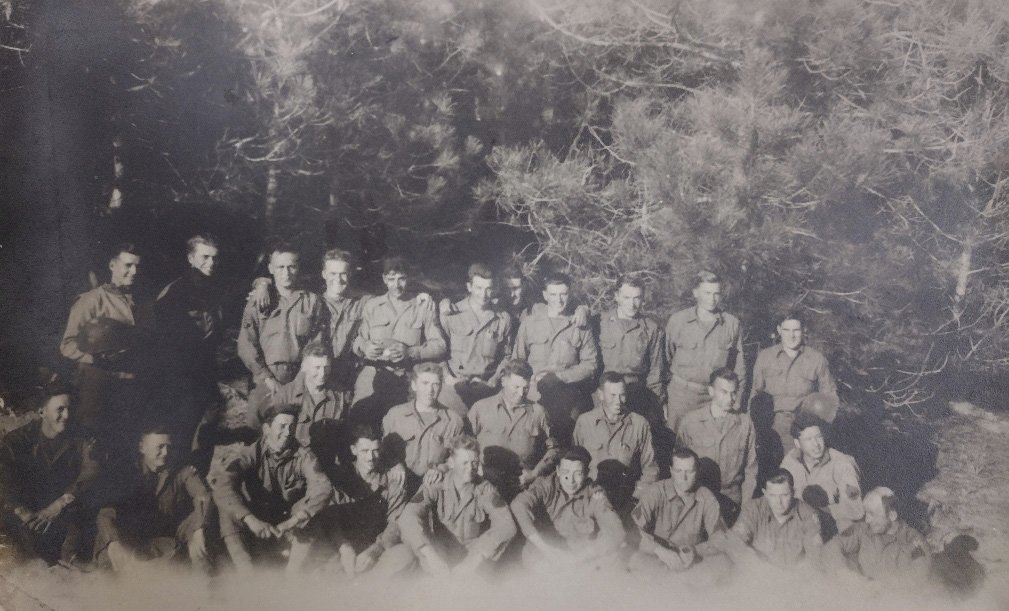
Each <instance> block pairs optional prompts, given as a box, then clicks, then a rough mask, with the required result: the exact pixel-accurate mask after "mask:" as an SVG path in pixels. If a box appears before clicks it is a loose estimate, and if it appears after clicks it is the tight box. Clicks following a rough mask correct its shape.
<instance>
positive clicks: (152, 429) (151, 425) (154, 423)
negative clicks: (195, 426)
mask: <svg viewBox="0 0 1009 611" xmlns="http://www.w3.org/2000/svg"><path fill="white" fill-rule="evenodd" d="M171 434H172V432H171V430H170V429H169V428H168V425H167V424H165V422H164V421H163V420H149V421H147V422H144V423H143V424H142V425H141V426H140V435H138V436H137V441H141V440H143V438H144V437H147V436H148V435H169V436H170V435H171Z"/></svg>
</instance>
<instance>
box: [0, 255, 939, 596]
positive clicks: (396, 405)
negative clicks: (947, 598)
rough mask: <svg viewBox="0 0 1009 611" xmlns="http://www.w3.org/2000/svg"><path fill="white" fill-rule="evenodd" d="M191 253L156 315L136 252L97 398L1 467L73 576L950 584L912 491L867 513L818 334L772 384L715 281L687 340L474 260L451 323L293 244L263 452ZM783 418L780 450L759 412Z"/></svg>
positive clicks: (263, 295)
mask: <svg viewBox="0 0 1009 611" xmlns="http://www.w3.org/2000/svg"><path fill="white" fill-rule="evenodd" d="M187 254H188V262H189V264H190V269H189V270H188V271H187V273H186V274H184V275H183V276H182V277H180V278H179V279H177V280H176V281H174V282H172V283H171V284H169V285H168V286H167V287H165V289H164V290H163V291H162V292H161V293H160V295H159V296H158V298H157V299H156V300H155V301H154V302H153V303H151V304H146V303H140V301H141V300H140V299H135V298H134V295H133V292H132V290H131V287H132V285H133V284H134V280H135V278H136V276H137V273H138V270H139V265H140V261H141V256H140V254H139V253H138V251H137V249H136V248H134V247H133V246H132V245H129V244H124V245H122V246H119V247H117V249H116V251H115V252H113V253H112V254H111V258H110V260H109V270H110V272H111V279H110V282H109V283H107V284H103V285H101V286H98V287H97V288H94V289H93V290H91V291H89V292H87V293H85V294H83V295H81V296H80V298H79V299H78V300H77V301H76V303H74V304H73V306H72V308H71V311H70V315H69V320H68V324H67V328H66V333H65V334H64V337H63V340H62V343H61V352H62V354H63V355H64V356H65V357H66V358H67V359H69V360H70V361H73V362H74V364H75V365H76V378H75V385H74V386H70V385H67V384H64V383H63V382H61V381H60V380H59V379H50V380H47V381H46V382H45V383H44V384H42V385H41V386H40V388H39V393H38V394H39V399H38V401H39V402H38V405H39V413H40V417H39V418H38V419H37V420H34V421H32V422H30V423H29V424H27V425H25V426H23V427H22V428H19V429H16V430H15V431H12V432H11V433H9V434H8V435H7V436H6V437H5V438H4V439H3V441H2V443H0V480H2V481H0V495H2V498H0V502H2V503H3V513H4V526H5V528H6V530H7V532H8V533H9V534H10V535H11V536H12V537H13V538H14V539H15V540H16V541H17V542H18V543H19V544H20V546H21V548H22V549H24V550H25V551H26V552H29V553H32V554H35V555H38V556H40V557H42V558H44V559H46V560H47V561H48V562H50V564H56V563H62V564H63V565H65V566H69V567H73V568H83V569H87V570H90V569H91V568H93V567H102V568H107V569H111V570H115V571H128V570H130V569H132V568H133V567H137V566H145V565H150V564H152V563H165V564H168V563H178V562H180V561H181V562H189V563H191V565H192V566H193V567H194V568H195V569H197V570H200V571H210V570H216V569H215V568H214V567H218V568H219V567H220V566H222V561H225V559H227V558H230V562H231V563H232V564H233V565H234V567H235V569H237V570H238V571H239V572H245V571H248V570H251V569H252V568H253V567H255V566H257V565H260V564H270V563H275V564H279V565H283V566H285V567H286V569H287V570H289V571H300V570H303V569H306V568H310V567H316V566H318V567H323V569H325V570H333V571H335V572H343V573H345V574H347V575H348V576H355V575H361V574H371V575H375V576H382V577H391V576H393V575H402V574H406V573H409V572H411V571H418V570H422V571H425V572H427V573H432V574H441V573H448V572H452V573H465V572H473V571H478V572H484V573H486V572H489V571H493V570H495V569H496V568H500V567H501V566H502V565H507V564H514V565H519V564H521V565H524V566H525V567H527V568H529V569H531V570H535V571H541V570H542V569H544V568H545V567H562V566H563V567H569V568H570V567H583V568H592V569H607V570H630V571H632V572H641V573H646V574H658V575H667V574H673V573H675V574H677V575H681V576H683V578H685V579H690V580H697V581H700V582H717V581H718V580H720V579H722V578H724V577H725V576H726V574H727V573H728V571H729V570H731V567H732V566H733V564H734V563H738V562H739V561H740V559H741V558H759V559H761V560H762V561H766V562H769V563H771V564H773V565H775V566H779V567H791V566H795V565H797V564H800V563H806V564H812V565H815V566H819V567H823V568H825V569H826V570H831V569H834V568H842V567H845V568H848V569H851V570H853V571H854V572H856V573H858V574H861V575H863V576H864V577H866V578H868V579H880V578H883V577H887V576H892V575H895V574H901V573H908V572H910V573H915V572H917V571H919V570H927V568H928V564H929V556H930V551H929V547H928V545H927V544H926V542H925V540H924V539H923V537H922V536H921V535H920V534H919V533H918V532H917V531H915V530H914V529H912V528H910V527H909V526H908V525H906V524H905V523H904V522H903V521H902V520H901V519H899V518H898V516H897V511H896V499H895V497H894V494H893V492H892V491H890V490H888V489H885V488H877V489H874V490H872V491H870V492H868V493H867V494H865V495H864V496H863V493H862V487H861V484H860V481H859V470H858V467H857V465H856V463H855V461H854V460H853V459H852V457H851V456H848V455H846V454H843V453H841V452H839V451H837V450H836V449H834V448H831V447H829V446H828V444H827V442H826V440H827V439H829V429H830V424H829V420H830V415H829V412H830V410H829V409H826V410H825V409H822V407H823V406H822V405H820V406H817V405H813V404H812V403H813V402H811V401H810V398H811V397H817V398H819V400H820V402H821V403H823V402H826V403H830V400H831V398H832V399H833V401H834V402H836V388H835V384H834V380H833V378H832V377H831V374H830V371H829V369H828V366H827V361H826V359H825V358H824V356H823V355H822V354H821V353H820V352H818V351H816V350H815V349H813V348H811V347H809V346H807V345H805V343H804V332H805V330H806V329H805V326H804V322H803V319H802V317H801V316H800V315H798V314H796V313H787V314H783V315H782V316H781V317H780V320H779V321H778V324H777V332H778V335H779V337H780V341H779V343H777V344H775V345H773V346H771V347H769V348H766V349H764V350H762V351H761V352H760V353H759V354H758V355H757V357H756V361H755V365H754V367H753V370H752V377H751V378H749V379H748V378H747V375H746V374H747V371H746V367H745V361H744V358H743V343H742V333H741V328H740V321H739V319H738V318H737V317H735V316H733V315H732V314H729V313H727V312H725V311H723V310H722V309H721V307H720V303H721V289H722V283H721V281H720V280H719V278H718V277H717V276H716V275H714V274H712V273H709V272H702V273H700V274H698V275H697V277H696V282H695V284H694V287H693V291H692V294H693V298H694V300H695V305H694V306H692V307H689V308H687V309H684V310H682V311H679V312H677V313H675V314H673V315H672V316H671V317H670V318H669V320H668V322H667V323H666V324H665V326H664V327H663V326H662V325H660V324H659V323H657V322H656V321H655V320H653V319H652V318H650V317H649V316H647V315H646V314H645V313H644V312H643V310H642V304H643V300H644V297H645V286H644V285H643V284H642V283H641V282H640V281H639V280H637V279H636V278H633V277H624V278H620V279H618V280H617V281H616V282H615V285H614V292H613V302H614V306H613V307H612V308H611V309H609V310H606V311H603V312H598V313H592V312H590V311H589V309H588V308H587V307H586V306H585V305H577V304H576V303H575V302H574V300H573V298H572V281H571V279H570V278H569V277H567V276H565V275H563V274H550V275H547V276H546V277H545V278H543V279H542V282H541V285H542V298H543V301H542V302H538V301H537V300H534V299H532V295H531V294H530V293H531V289H530V287H529V285H528V284H527V280H526V278H524V277H523V275H522V274H521V273H520V272H519V271H518V270H514V269H513V270H505V271H504V272H501V273H495V272H494V271H493V270H491V269H490V268H488V267H487V266H485V265H482V264H474V265H472V266H471V267H470V268H469V272H468V277H467V279H466V283H465V288H466V293H465V296H464V297H463V298H462V299H460V300H458V301H451V300H448V299H445V300H442V301H441V302H440V303H439V302H437V301H436V300H435V299H434V298H433V297H432V296H431V295H430V294H429V293H426V292H422V293H418V292H416V291H415V290H414V288H413V284H414V280H415V278H414V277H413V275H412V270H411V269H410V267H409V266H408V265H407V263H406V262H405V261H404V260H403V259H398V258H390V259H387V260H386V261H385V262H384V267H383V270H382V280H383V282H384V284H385V287H386V289H387V290H386V292H385V293H384V294H382V295H379V296H370V295H365V294H361V293H358V292H356V291H355V290H354V289H353V288H351V285H352V280H353V278H352V276H353V271H354V264H353V261H352V259H351V256H350V255H349V254H348V253H346V252H343V251H339V250H331V251H329V252H327V253H325V255H324V257H323V260H322V274H321V275H322V279H323V280H324V282H325V290H324V291H323V292H321V293H315V292H312V291H310V290H307V289H306V288H304V286H305V285H303V284H302V282H303V280H304V279H303V278H302V277H301V275H300V274H299V263H300V261H299V255H298V252H297V251H296V250H295V249H294V248H293V247H291V246H290V245H284V244H281V245H277V246H276V247H274V248H273V249H272V251H271V252H269V253H267V254H268V259H269V276H268V277H263V278H258V279H256V280H254V281H253V282H252V287H251V291H250V292H248V297H247V303H246V305H245V308H244V312H243V314H242V319H241V327H240V330H239V335H238V339H237V348H238V356H239V358H240V359H241V361H242V363H243V364H244V365H245V367H246V368H247V369H248V372H249V374H251V384H250V389H249V393H248V410H247V422H246V423H245V428H246V429H247V430H248V431H249V435H248V437H247V438H245V439H238V440H226V439H222V438H220V436H219V435H220V434H221V432H220V431H221V430H222V429H221V426H220V422H219V419H220V411H221V410H220V406H221V404H222V398H221V395H220V391H219V386H218V377H219V376H218V360H219V359H218V354H217V352H218V348H219V345H220V343H221V340H222V338H223V337H224V320H225V317H224V312H225V305H226V304H225V301H226V294H227V292H228V291H226V290H225V288H224V287H223V286H222V285H221V283H220V282H219V281H218V278H217V277H216V274H215V272H216V270H217V262H218V245H217V243H216V242H215V241H214V240H213V239H212V238H210V237H207V236H196V237H194V238H192V239H191V240H189V242H188V253H187ZM241 294H242V295H243V296H244V295H245V294H246V291H245V290H244V289H243V290H242V291H241ZM747 387H749V388H750V389H751V391H750V393H749V397H748V399H747V400H744V397H743V390H744V389H746V388H747ZM761 402H763V406H764V409H768V410H770V412H773V417H772V418H771V426H770V427H768V430H767V431H765V432H763V433H762V432H761V431H759V430H758V428H757V427H755V426H754V418H751V415H750V413H748V409H749V411H752V410H754V409H756V408H757V406H759V405H761ZM770 412H769V413H770ZM227 441H230V443H227ZM758 446H759V449H760V451H759V452H758ZM758 457H760V459H759V460H758ZM768 457H769V458H768ZM761 463H763V464H761Z"/></svg>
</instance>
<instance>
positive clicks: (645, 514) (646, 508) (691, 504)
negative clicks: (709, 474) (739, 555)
mask: <svg viewBox="0 0 1009 611" xmlns="http://www.w3.org/2000/svg"><path fill="white" fill-rule="evenodd" d="M672 463H673V464H672V466H671V468H670V478H669V479H667V480H662V481H660V482H657V483H655V484H654V485H652V486H650V487H649V488H648V489H647V490H645V491H644V492H643V493H642V494H641V499H640V500H639V501H638V505H637V507H635V508H634V511H633V512H631V518H632V519H633V520H634V524H635V525H636V526H637V528H638V532H639V533H640V534H641V542H640V544H639V547H638V551H637V552H635V553H634V555H633V556H631V560H630V563H629V564H628V568H629V569H630V570H631V571H633V572H641V573H655V574H665V573H668V572H669V571H673V572H676V573H679V572H682V571H686V570H687V569H692V568H694V567H695V566H696V565H698V564H699V563H702V562H703V564H704V567H705V572H706V573H708V575H709V576H711V577H712V578H715V579H717V578H718V577H719V576H721V574H724V573H725V571H727V569H728V566H727V565H728V562H727V559H726V558H725V557H724V555H722V554H719V553H718V551H719V550H718V547H719V546H718V545H717V543H716V541H717V540H719V539H721V538H724V533H725V522H724V521H722V516H721V512H720V509H719V506H718V500H717V499H716V498H715V495H714V493H712V492H711V491H710V490H708V489H707V488H705V487H703V486H700V485H698V482H697V463H698V458H697V454H695V453H694V451H693V450H690V449H688V448H680V449H678V450H676V451H674V452H673V461H672ZM709 541H712V543H709Z"/></svg>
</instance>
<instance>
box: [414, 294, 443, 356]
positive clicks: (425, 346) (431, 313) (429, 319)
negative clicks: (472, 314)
mask: <svg viewBox="0 0 1009 611" xmlns="http://www.w3.org/2000/svg"><path fill="white" fill-rule="evenodd" d="M422 316H423V319H424V343H422V344H421V345H419V346H410V347H408V348H407V349H406V354H407V356H408V357H409V358H410V360H412V361H437V360H439V359H441V358H444V357H445V356H446V353H447V351H448V350H447V348H448V342H446V341H445V332H444V331H442V330H441V325H440V324H438V313H437V311H436V310H435V305H434V303H431V302H428V304H427V306H425V307H424V312H423V315H422Z"/></svg>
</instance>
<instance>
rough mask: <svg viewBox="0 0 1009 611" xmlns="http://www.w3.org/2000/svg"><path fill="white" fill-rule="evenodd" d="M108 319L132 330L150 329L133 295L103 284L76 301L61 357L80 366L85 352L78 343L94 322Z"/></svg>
mask: <svg viewBox="0 0 1009 611" xmlns="http://www.w3.org/2000/svg"><path fill="white" fill-rule="evenodd" d="M101 319H109V320H112V321H116V322H118V323H123V324H125V325H129V326H132V327H138V326H139V327H144V326H147V324H148V323H149V321H147V320H144V317H143V316H142V315H141V312H140V310H139V308H137V305H136V302H135V301H134V298H133V294H132V293H131V292H130V291H129V290H126V289H122V288H120V287H117V286H116V285H114V284H103V285H101V286H99V287H97V288H94V289H92V290H90V291H88V292H86V293H84V294H82V295H81V296H80V297H78V298H77V301H75V302H74V304H73V306H71V308H70V315H69V317H68V318H67V328H66V330H65V331H64V332H63V340H62V341H61V342H60V353H61V354H63V356H65V357H66V358H68V359H70V360H71V361H75V362H78V363H79V362H81V360H82V359H83V358H84V354H85V353H84V351H83V350H81V346H80V343H79V340H80V335H81V333H82V332H83V330H84V327H85V326H86V325H87V324H88V323H91V322H95V321H98V320H101Z"/></svg>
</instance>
